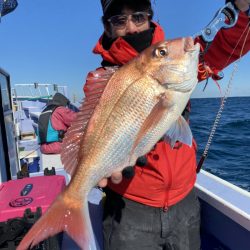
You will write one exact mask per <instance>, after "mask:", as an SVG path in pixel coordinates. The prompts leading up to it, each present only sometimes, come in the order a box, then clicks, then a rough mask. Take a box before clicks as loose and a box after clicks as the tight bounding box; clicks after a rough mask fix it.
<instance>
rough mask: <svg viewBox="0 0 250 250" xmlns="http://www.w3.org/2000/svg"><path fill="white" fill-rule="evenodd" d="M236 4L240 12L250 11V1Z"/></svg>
mask: <svg viewBox="0 0 250 250" xmlns="http://www.w3.org/2000/svg"><path fill="white" fill-rule="evenodd" d="M234 3H235V5H236V6H237V8H238V9H239V10H240V11H243V12H245V11H247V10H249V5H250V0H235V2H234Z"/></svg>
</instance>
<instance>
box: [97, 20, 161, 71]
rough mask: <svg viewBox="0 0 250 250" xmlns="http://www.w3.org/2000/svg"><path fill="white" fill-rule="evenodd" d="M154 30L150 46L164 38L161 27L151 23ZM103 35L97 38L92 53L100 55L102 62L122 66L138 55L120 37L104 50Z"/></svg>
mask: <svg viewBox="0 0 250 250" xmlns="http://www.w3.org/2000/svg"><path fill="white" fill-rule="evenodd" d="M153 25H154V26H155V30H154V33H153V39H152V42H151V45H153V44H155V43H157V42H160V41H163V40H164V38H165V35H164V31H163V29H162V28H161V26H160V25H159V24H157V23H155V22H153ZM102 39H103V35H102V36H101V37H100V38H99V40H98V42H97V44H96V46H95V48H94V49H93V53H95V54H100V55H101V56H102V58H103V60H104V61H107V62H109V63H110V64H114V65H119V66H121V65H123V64H125V63H127V62H128V61H130V60H131V59H132V58H134V57H135V56H137V55H138V52H137V51H136V50H135V49H134V48H133V47H132V46H131V45H130V44H129V43H127V42H126V41H125V40H124V39H123V38H122V37H118V38H117V39H116V40H115V41H114V42H113V44H112V45H111V47H110V49H109V50H105V49H104V48H103V46H102Z"/></svg>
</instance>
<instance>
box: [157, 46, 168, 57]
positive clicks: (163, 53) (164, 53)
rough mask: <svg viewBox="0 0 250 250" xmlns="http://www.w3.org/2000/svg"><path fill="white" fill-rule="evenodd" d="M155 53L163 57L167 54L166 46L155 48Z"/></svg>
mask: <svg viewBox="0 0 250 250" xmlns="http://www.w3.org/2000/svg"><path fill="white" fill-rule="evenodd" d="M155 55H156V56H157V57H165V56H167V55H168V50H167V48H159V49H156V51H155Z"/></svg>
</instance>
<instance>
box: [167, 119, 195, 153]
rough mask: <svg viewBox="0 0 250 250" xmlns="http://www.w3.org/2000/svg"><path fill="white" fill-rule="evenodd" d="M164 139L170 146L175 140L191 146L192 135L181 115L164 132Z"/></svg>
mask: <svg viewBox="0 0 250 250" xmlns="http://www.w3.org/2000/svg"><path fill="white" fill-rule="evenodd" d="M164 140H165V141H166V142H168V143H169V144H170V145H171V147H172V148H173V147H174V145H175V143H176V142H177V141H180V142H182V143H184V144H187V145H188V146H189V147H191V146H192V140H193V135H192V132H191V129H190V127H189V125H188V123H187V121H186V120H185V119H184V117H183V116H180V117H179V119H178V120H177V121H176V122H175V123H173V125H172V126H171V127H170V129H169V130H168V131H167V132H166V134H165V136H164Z"/></svg>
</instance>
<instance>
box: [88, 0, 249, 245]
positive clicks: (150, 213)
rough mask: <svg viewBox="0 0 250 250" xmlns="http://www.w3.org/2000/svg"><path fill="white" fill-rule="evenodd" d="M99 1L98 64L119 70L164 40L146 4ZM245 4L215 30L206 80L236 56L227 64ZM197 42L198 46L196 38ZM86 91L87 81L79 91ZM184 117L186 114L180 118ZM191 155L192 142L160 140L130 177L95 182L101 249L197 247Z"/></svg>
mask: <svg viewBox="0 0 250 250" xmlns="http://www.w3.org/2000/svg"><path fill="white" fill-rule="evenodd" d="M101 3H102V8H103V13H104V16H103V23H104V28H105V32H104V34H103V36H102V37H101V39H100V40H99V42H98V43H97V45H96V47H95V49H94V53H97V54H100V55H101V56H102V58H103V61H102V66H111V65H119V66H121V65H123V64H125V63H126V62H127V61H129V60H130V59H132V58H133V57H134V56H136V54H137V53H140V52H141V51H142V50H143V49H145V48H147V47H148V46H149V45H150V44H154V43H156V42H157V41H161V40H163V39H164V34H163V31H162V29H161V27H160V26H159V25H158V24H157V23H155V22H153V21H152V16H153V11H152V8H151V3H150V1H146V0H144V1H143V0H141V1H135V0H134V1H129V0H127V1H126V0H123V1H118V0H117V1H116V0H113V1H111V0H106V1H105V0H102V1H101ZM249 3H250V1H249V0H248V1H236V2H235V5H236V6H237V7H238V9H240V10H241V13H240V15H239V20H238V23H237V24H236V26H235V27H234V28H231V29H230V30H223V31H221V32H219V34H218V36H217V37H216V39H215V41H214V42H213V43H212V45H211V48H210V49H209V50H208V52H207V54H206V55H205V58H204V59H205V62H206V64H207V65H210V68H211V69H212V70H211V71H210V76H213V77H216V74H217V73H218V72H219V71H221V70H222V69H223V67H225V66H227V65H228V64H230V63H231V62H232V61H234V60H235V59H236V58H238V57H239V52H240V48H241V46H240V45H239V46H238V47H237V51H235V53H234V56H233V57H232V58H231V60H230V61H228V62H227V59H228V57H229V54H230V53H231V51H232V48H234V46H235V45H236V41H238V39H239V37H240V35H241V34H242V31H243V29H244V28H245V27H246V25H247V22H248V17H247V11H248V10H249ZM244 12H245V13H244ZM223 36H225V37H227V39H228V40H227V41H225V38H224V37H223ZM197 41H200V43H201V45H203V46H204V44H203V43H202V41H201V40H199V38H197ZM242 43H243V40H242V41H241V45H242ZM246 43H247V45H246V47H245V50H244V53H247V52H248V51H249V48H250V36H248V39H247V42H246ZM212 72H213V73H212ZM212 74H213V75H212ZM200 80H201V79H200ZM88 87H89V86H88V81H87V84H86V85H85V93H87V92H88ZM187 113H188V110H186V112H184V113H183V115H186V116H187ZM195 155H196V145H195V141H193V143H192V147H189V146H187V145H185V144H183V143H180V142H176V144H175V145H174V147H173V148H171V146H170V145H169V144H167V143H166V142H165V141H163V140H160V141H159V142H158V143H157V144H156V145H155V147H154V148H153V149H152V150H151V151H150V152H149V153H148V154H146V157H145V158H146V161H145V158H144V161H140V160H141V159H140V158H139V161H137V164H136V165H135V166H134V168H133V169H131V168H130V169H128V171H129V170H130V171H133V172H131V173H130V174H131V178H126V175H128V171H126V172H125V177H123V175H122V172H115V173H113V174H112V176H111V178H110V179H111V180H109V181H108V180H107V179H103V180H102V181H101V182H99V185H100V186H102V187H105V186H106V185H107V181H108V186H107V187H106V188H105V192H106V196H107V197H106V201H105V206H104V220H103V230H104V248H105V249H109V250H113V249H119V250H123V249H124V250H125V249H126V250H129V249H131V250H132V249H148V250H150V249H152V250H154V249H180V250H184V249H190V250H195V249H199V248H200V236H199V226H200V219H199V204H198V201H197V198H196V196H195V194H194V191H193V187H194V183H195V180H196V166H197V165H196V160H195V158H196V157H195ZM125 170H126V169H125ZM123 173H124V171H123ZM133 175H134V176H133ZM122 177H123V178H122ZM118 183H119V184H118Z"/></svg>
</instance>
